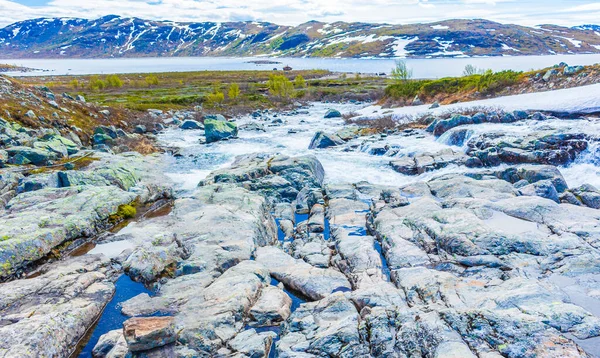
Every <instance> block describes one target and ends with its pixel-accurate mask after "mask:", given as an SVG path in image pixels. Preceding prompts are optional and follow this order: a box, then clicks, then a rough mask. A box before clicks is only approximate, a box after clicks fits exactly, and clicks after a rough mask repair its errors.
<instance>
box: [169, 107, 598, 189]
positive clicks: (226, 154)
mask: <svg viewBox="0 0 600 358" xmlns="http://www.w3.org/2000/svg"><path fill="white" fill-rule="evenodd" d="M362 107H364V105H358V104H326V103H313V104H312V105H311V106H310V107H309V108H307V109H306V110H300V111H299V112H298V113H297V114H294V115H281V114H279V115H277V117H275V116H276V115H275V114H271V115H269V117H270V119H271V120H272V119H282V120H283V121H284V124H279V125H271V126H270V124H271V121H270V120H269V121H265V122H260V121H259V120H257V119H253V118H251V117H250V116H245V117H242V118H239V119H238V120H237V122H238V124H239V125H240V126H241V125H244V124H246V123H250V122H257V121H259V122H260V123H263V124H264V125H265V128H266V132H256V131H247V130H241V131H240V134H239V137H240V138H239V139H235V140H230V141H224V142H217V143H213V144H209V145H205V144H201V143H200V142H199V139H200V137H201V135H202V134H203V132H202V131H198V130H187V131H184V130H180V129H168V130H166V131H165V132H163V133H161V134H160V135H159V140H160V141H161V142H162V143H163V144H164V145H167V146H174V147H179V148H180V154H181V155H182V157H180V158H177V159H175V158H173V157H171V156H167V157H166V158H167V160H169V161H171V163H170V165H169V168H170V170H169V173H167V174H168V175H169V176H170V177H171V178H172V179H173V180H174V181H175V182H176V185H177V188H178V189H179V190H184V191H187V190H191V189H193V188H194V187H196V185H197V184H198V182H200V181H201V180H202V179H204V178H205V177H206V176H207V175H208V174H209V173H210V172H211V171H213V170H215V169H218V168H223V167H227V166H228V165H229V164H230V163H231V162H233V160H234V158H235V157H236V156H238V155H242V154H249V153H259V152H260V153H281V154H285V155H290V156H298V155H307V154H312V155H315V156H316V157H317V158H318V159H319V160H320V161H321V163H322V164H323V167H324V168H325V174H326V177H325V180H326V182H327V183H348V182H359V181H368V182H370V183H373V184H381V185H392V186H401V185H404V184H407V183H412V182H416V181H421V180H427V179H429V178H432V177H434V176H438V175H443V174H446V173H451V172H477V171H481V170H485V169H467V168H465V167H457V166H449V167H446V168H444V169H442V170H438V171H435V172H430V173H425V174H422V175H419V176H406V175H402V174H400V173H397V172H395V171H393V170H392V169H391V167H390V165H389V162H390V161H391V160H393V159H394V157H400V156H405V155H415V154H420V153H424V152H429V153H435V152H438V151H441V150H444V149H448V148H452V149H453V150H458V151H461V150H463V151H464V150H466V147H463V148H460V147H452V146H450V145H448V144H447V143H445V142H444V139H443V137H441V138H439V139H438V140H436V139H435V137H434V136H432V135H429V134H424V135H419V136H414V135H413V136H398V135H392V136H389V137H386V138H381V137H380V136H379V135H377V136H373V137H370V138H364V137H363V138H359V139H356V140H353V141H352V142H351V143H350V144H354V145H356V147H357V149H356V150H354V151H347V150H345V148H346V147H347V146H341V147H336V148H328V149H317V150H309V149H308V147H309V144H310V141H311V139H312V137H313V136H314V134H315V132H317V131H319V130H322V131H325V132H328V133H333V132H335V131H336V130H338V129H341V128H342V127H343V126H344V121H343V120H342V119H324V118H323V116H324V114H325V113H326V112H327V110H328V109H330V108H334V109H338V110H339V111H340V112H342V113H348V112H354V111H357V110H360V109H361V108H362ZM461 128H462V127H461ZM464 128H468V129H470V130H471V131H472V133H473V135H477V134H480V133H501V134H505V135H509V136H510V135H514V136H518V137H523V136H525V135H526V134H527V133H536V132H540V131H544V130H557V129H558V130H559V132H560V133H600V121H598V120H595V119H589V120H558V119H556V120H548V121H543V122H539V121H522V122H516V123H512V124H499V123H487V124H480V125H469V126H465V127H464ZM382 147H386V148H389V149H390V153H391V152H393V153H394V155H393V157H390V156H388V155H379V156H378V155H373V154H371V153H370V152H371V150H372V149H374V148H382ZM599 153H600V149H598V147H597V145H594V146H592V147H591V148H590V149H589V150H588V151H587V152H585V153H584V154H583V155H582V156H581V157H580V158H579V159H578V160H577V161H576V162H575V163H573V164H571V165H570V166H569V167H566V168H560V170H561V172H562V173H563V174H564V176H565V179H566V180H567V182H568V184H569V185H570V186H572V187H574V186H578V185H581V184H583V183H590V184H593V185H595V186H598V187H600V175H599V172H600V159H599V158H598V154H599Z"/></svg>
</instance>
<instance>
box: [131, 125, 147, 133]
mask: <svg viewBox="0 0 600 358" xmlns="http://www.w3.org/2000/svg"><path fill="white" fill-rule="evenodd" d="M146 131H147V129H146V126H145V125H143V124H138V125H137V126H135V128H133V132H134V133H137V134H144V133H146Z"/></svg>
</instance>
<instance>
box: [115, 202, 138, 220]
mask: <svg viewBox="0 0 600 358" xmlns="http://www.w3.org/2000/svg"><path fill="white" fill-rule="evenodd" d="M136 214H137V209H136V208H135V207H134V206H132V205H128V204H126V205H121V206H119V210H118V211H117V215H119V216H120V217H122V218H123V219H131V218H133V217H135V215H136Z"/></svg>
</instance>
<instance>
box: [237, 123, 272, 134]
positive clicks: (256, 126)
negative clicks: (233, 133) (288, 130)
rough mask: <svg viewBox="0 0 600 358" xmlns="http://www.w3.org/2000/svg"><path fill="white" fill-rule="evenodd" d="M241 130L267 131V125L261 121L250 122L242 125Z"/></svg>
mask: <svg viewBox="0 0 600 358" xmlns="http://www.w3.org/2000/svg"><path fill="white" fill-rule="evenodd" d="M240 130H246V131H256V132H266V129H265V126H264V125H263V124H261V123H254V122H252V123H248V124H245V125H243V126H241V127H240Z"/></svg>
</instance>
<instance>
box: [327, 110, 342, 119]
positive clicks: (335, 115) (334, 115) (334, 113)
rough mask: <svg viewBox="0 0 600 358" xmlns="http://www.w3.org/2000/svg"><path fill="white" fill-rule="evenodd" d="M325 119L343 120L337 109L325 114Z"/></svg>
mask: <svg viewBox="0 0 600 358" xmlns="http://www.w3.org/2000/svg"><path fill="white" fill-rule="evenodd" d="M323 118H325V119H329V118H342V114H341V113H340V111H338V110H336V109H330V110H328V111H327V113H325V116H324V117H323Z"/></svg>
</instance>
